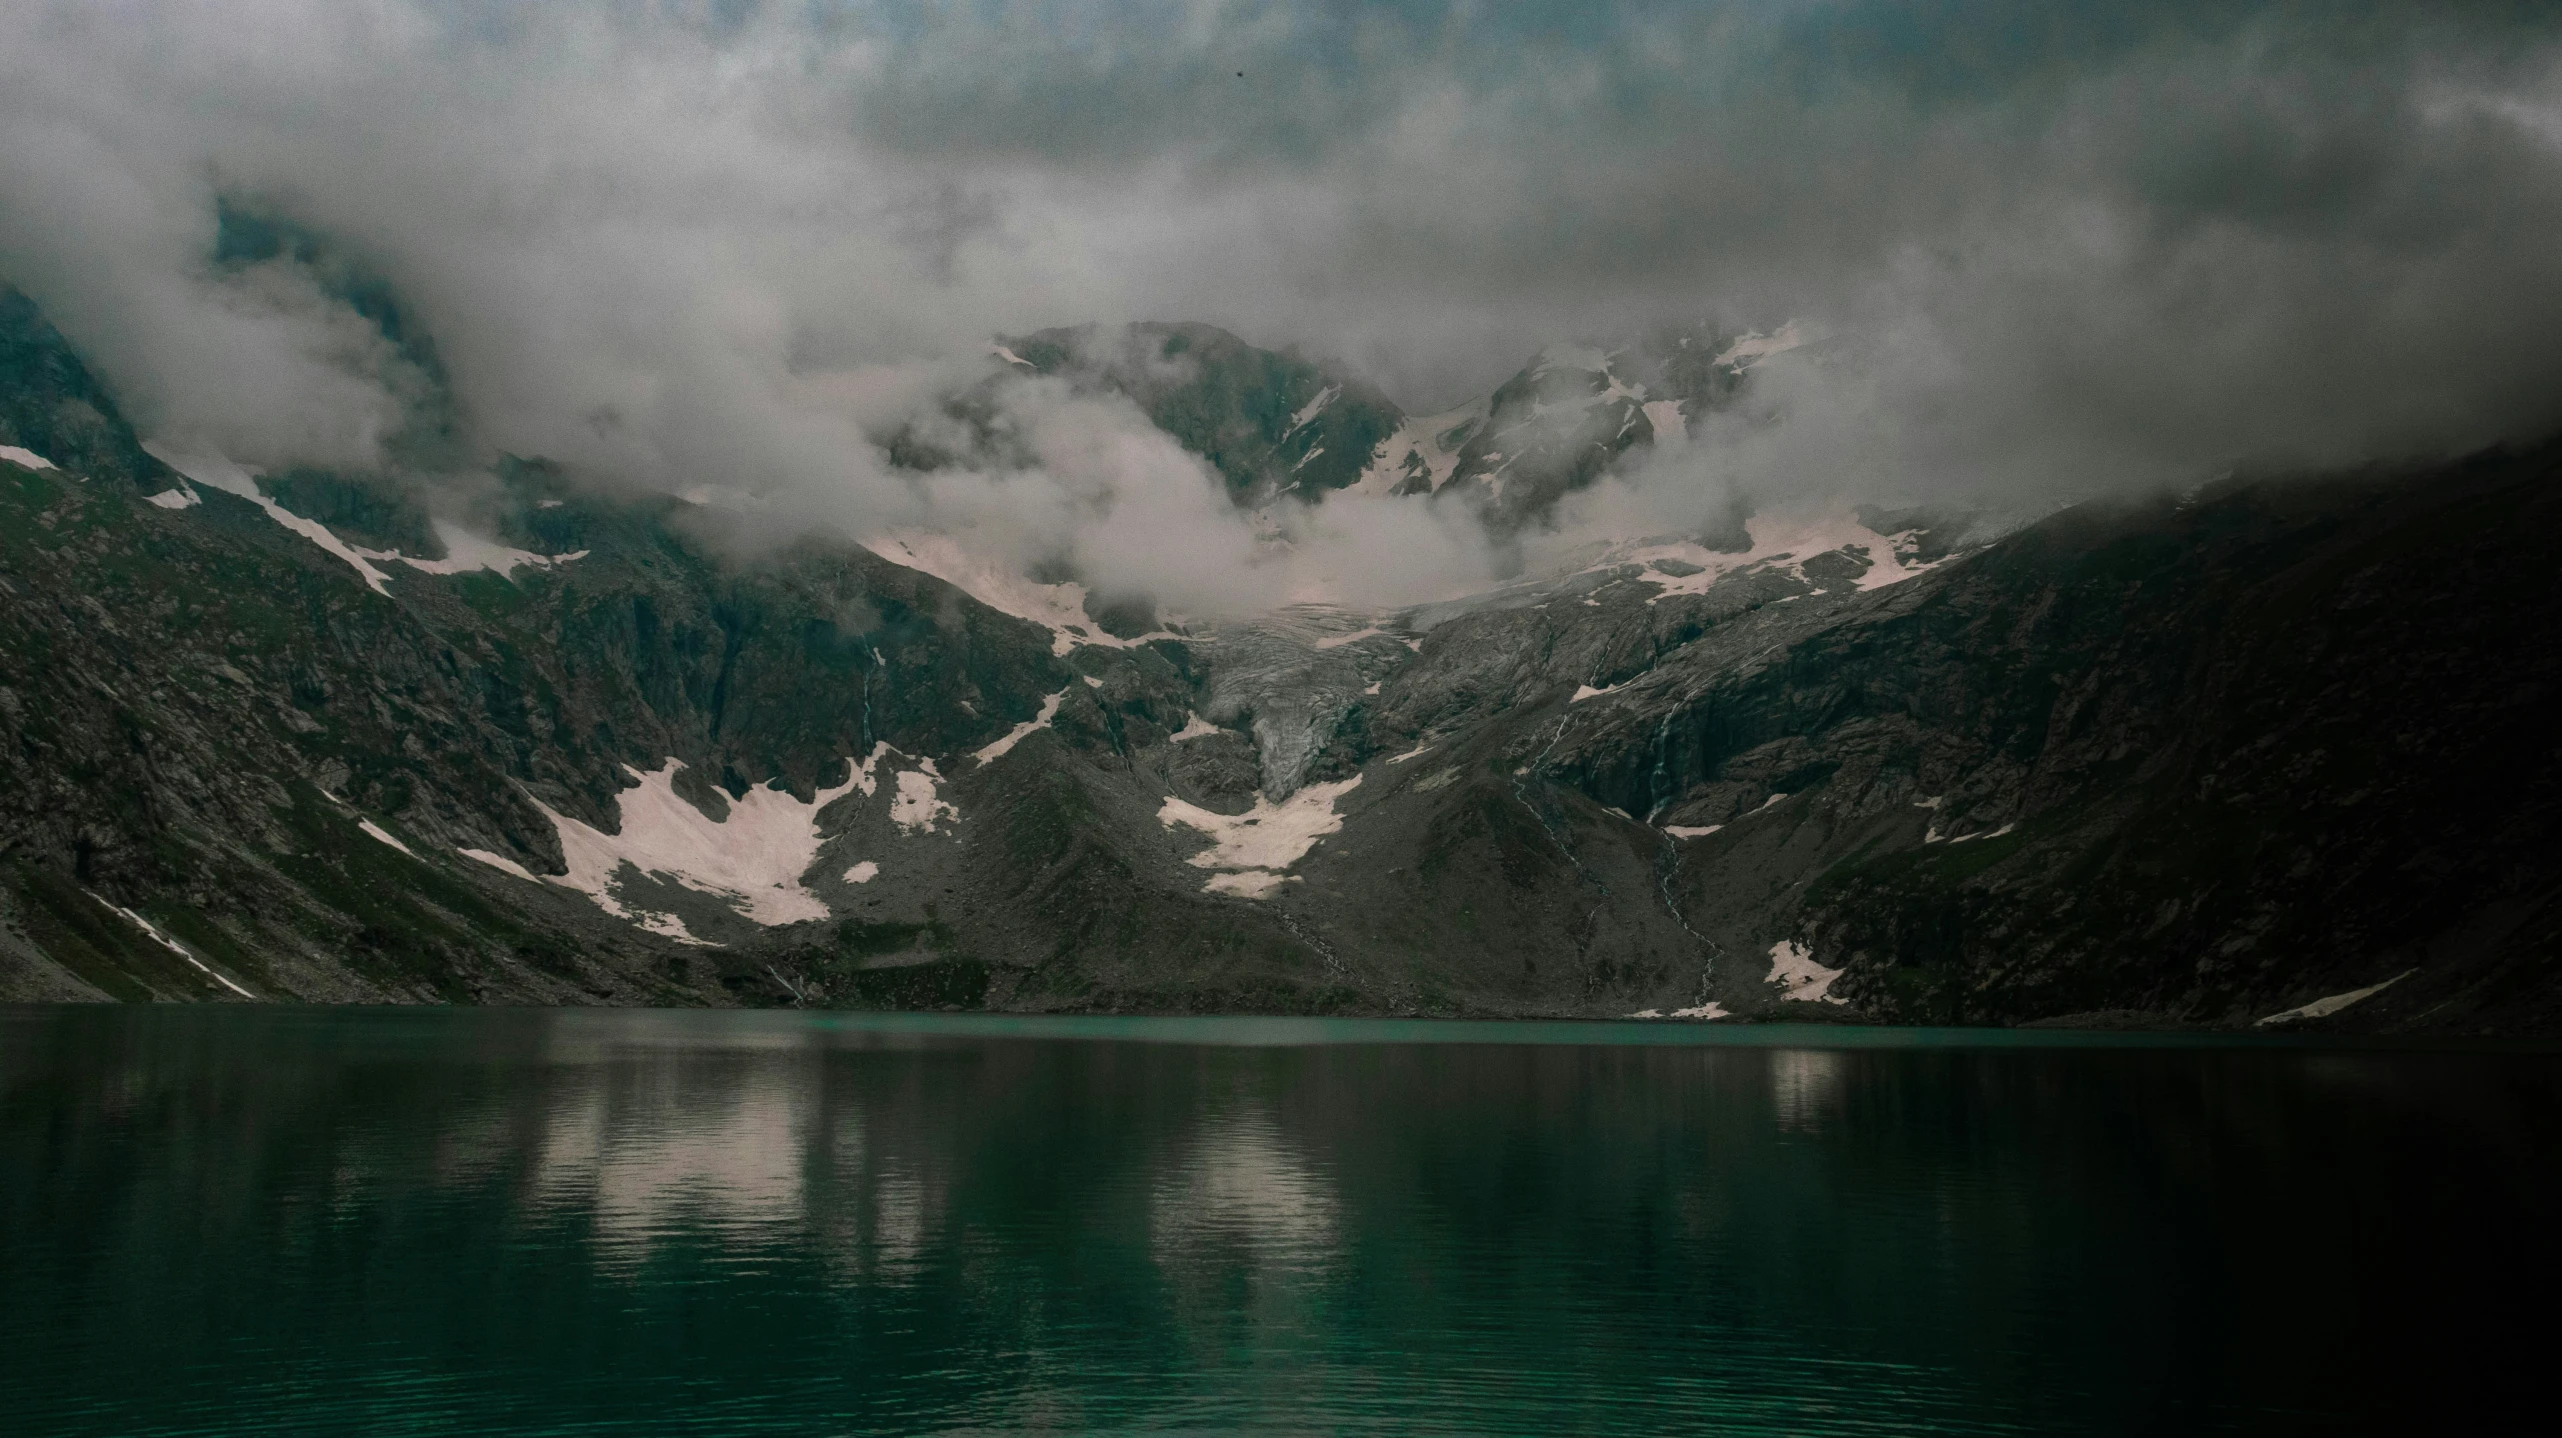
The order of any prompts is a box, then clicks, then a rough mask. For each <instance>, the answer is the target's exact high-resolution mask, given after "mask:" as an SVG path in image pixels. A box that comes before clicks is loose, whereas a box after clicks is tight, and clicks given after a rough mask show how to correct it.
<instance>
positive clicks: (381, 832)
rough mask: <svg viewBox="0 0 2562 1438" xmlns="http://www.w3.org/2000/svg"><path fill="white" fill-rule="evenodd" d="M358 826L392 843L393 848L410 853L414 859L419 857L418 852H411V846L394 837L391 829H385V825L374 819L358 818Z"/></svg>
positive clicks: (385, 841) (387, 842)
mask: <svg viewBox="0 0 2562 1438" xmlns="http://www.w3.org/2000/svg"><path fill="white" fill-rule="evenodd" d="M356 827H357V828H359V829H362V830H364V831H365V832H366V833H368V834H371V835H373V836H374V837H375V838H377V839H380V840H382V841H383V842H384V843H386V844H389V845H391V846H392V847H393V848H395V849H398V850H399V851H400V852H402V853H404V854H409V857H411V858H413V859H415V858H417V857H418V856H417V855H416V854H411V853H410V852H409V846H408V845H407V844H404V843H402V842H400V841H399V840H398V839H395V838H393V837H392V836H391V834H390V833H389V831H387V830H385V829H384V828H383V826H382V825H380V824H377V823H375V822H374V821H373V820H371V819H358V820H357V821H356Z"/></svg>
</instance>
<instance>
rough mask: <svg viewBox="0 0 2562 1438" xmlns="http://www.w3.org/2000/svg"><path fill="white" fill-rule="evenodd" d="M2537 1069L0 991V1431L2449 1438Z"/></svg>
mask: <svg viewBox="0 0 2562 1438" xmlns="http://www.w3.org/2000/svg"><path fill="white" fill-rule="evenodd" d="M2557 1119H2562V1060H2557V1057H2556V1056H2555V1055H2554V1054H2553V1053H2550V1052H2535V1051H2524V1052H2505V1053H2486V1052H2461V1051H2443V1050H2441V1051H2426V1050H2423V1051H2410V1050H2391V1049H2380V1048H2343V1047H2337V1046H2324V1045H2321V1044H2319V1043H2314V1042H2309V1041H2282V1040H2271V1041H2245V1040H2232V1039H2225V1040H2211V1039H2196V1038H2190V1039H2177V1040H2175V1039H2163V1038H2153V1037H2135V1036H2124V1035H2070V1034H2054V1033H2042V1034H2023V1033H2017V1032H2013V1033H1990V1034H1986V1033H1967V1032H1953V1031H1933V1030H1862V1029H1841V1028H1720V1027H1714V1026H1708V1027H1697V1026H1663V1025H1638V1024H1578V1025H1536V1024H1421V1023H1397V1022H1387V1021H1346V1022H1320V1021H1278V1020H1146V1019H1091V1020H1077V1019H1065V1020H1024V1019H1000V1018H987V1017H976V1016H969V1017H960V1016H956V1017H950V1018H937V1017H926V1016H897V1015H850V1014H820V1013H811V1014H800V1013H779V1014H777V1013H754V1014H742V1013H671V1012H646V1011H644V1012H632V1011H621V1012H616V1011H488V1010H403V1011H390V1010H331V1009H317V1008H261V1007H251V1006H246V1005H242V1006H226V1007H210V1006H209V1007H201V1008H104V1007H100V1008H61V1009H10V1010H0V1415H5V1417H0V1428H5V1430H6V1431H7V1432H9V1433H11V1434H13V1435H18V1438H32V1435H39V1434H45V1435H50V1434H73V1433H98V1434H159V1433H189V1434H230V1433H241V1434H248V1433H257V1434H278V1433H333V1434H335V1433H352V1432H365V1433H380V1434H409V1433H546V1434H586V1433H636V1434H638V1433H646V1434H715V1433H724V1434H725V1433H742V1434H763V1433H794V1434H801V1433H808V1434H827V1433H848V1434H851V1433H981V1432H990V1433H992V1432H1026V1431H1029V1432H1088V1431H1139V1432H1238V1431H1246V1432H1273V1433H1281V1432H1289V1433H1301V1432H1327V1433H1440V1432H1449V1433H1542V1434H1545V1433H1595V1434H1619V1433H1627V1434H1638V1433H1666V1432H1696V1433H1774V1434H1777V1433H1786V1434H1836V1433H1840V1434H1848V1433H1881V1432H1940V1433H2009V1432H2041V1433H2046V1432H2119V1433H2143V1434H2160V1433H2173V1432H2187V1431H2199V1430H2220V1429H2229V1430H2235V1431H2251V1432H2285V1431H2336V1430H2337V1429H2338V1428H2339V1427H2340V1426H2342V1424H2343V1423H2354V1424H2356V1425H2357V1426H2365V1427H2372V1426H2375V1425H2377V1424H2378V1423H2391V1424H2397V1425H2403V1426H2409V1427H2413V1428H2415V1429H2428V1428H2435V1429H2437V1430H2439V1431H2463V1430H2464V1429H2466V1428H2467V1427H2469V1426H2479V1425H2483V1424H2486V1423H2489V1422H2492V1421H2494V1420H2496V1419H2497V1418H2498V1417H2499V1416H2500V1415H2501V1413H2502V1411H2503V1410H2504V1409H2506V1408H2507V1407H2508V1406H2509V1405H2512V1404H2519V1403H2525V1402H2530V1401H2532V1402H2537V1403H2541V1402H2542V1401H2543V1400H2542V1395H2541V1394H2540V1393H2538V1391H2537V1390H2538V1388H2539V1387H2540V1386H2541V1384H2542V1383H2543V1380H2544V1378H2545V1376H2546V1374H2547V1372H2548V1370H2549V1369H2550V1368H2551V1366H2552V1364H2553V1363H2554V1361H2555V1359H2554V1349H2553V1338H2554V1325H2553V1323H2552V1321H2551V1320H2550V1319H2549V1318H2547V1317H2546V1316H2545V1314H2546V1310H2547V1309H2548V1307H2549V1305H2550V1304H2551V1302H2552V1301H2553V1295H2554V1294H2555V1293H2556V1292H2557V1286H2556V1280H2557V1278H2562V1243H2558V1242H2557V1239H2556V1236H2555V1232H2554V1229H2555V1224H2554V1221H2553V1220H2554V1217H2555V1214H2556V1212H2557V1209H2558V1208H2562V1205H2557V1203H2556V1196H2557V1188H2556V1183H2555V1179H2556V1177H2557V1174H2556V1167H2557V1163H2556V1152H2557V1145H2556V1142H2555V1140H2556V1138H2557V1135H2558V1134H2562V1128H2557Z"/></svg>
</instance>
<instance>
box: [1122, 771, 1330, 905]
mask: <svg viewBox="0 0 2562 1438" xmlns="http://www.w3.org/2000/svg"><path fill="white" fill-rule="evenodd" d="M1360 783H1361V776H1360V775H1358V774H1356V775H1354V776H1353V777H1351V778H1349V779H1344V780H1340V781H1338V782H1336V783H1332V784H1311V785H1309V786H1308V787H1307V788H1305V789H1302V790H1300V791H1299V792H1298V793H1296V794H1293V795H1291V796H1290V797H1289V798H1287V799H1284V800H1282V801H1281V802H1280V803H1278V804H1275V803H1273V802H1272V801H1271V800H1269V799H1266V798H1264V797H1262V796H1261V795H1257V796H1256V797H1255V801H1254V807H1253V808H1251V809H1248V810H1247V811H1245V812H1244V813H1242V814H1214V813H1212V812H1211V811H1209V810H1207V809H1204V808H1202V807H1200V806H1199V805H1197V804H1187V803H1185V802H1184V801H1182V800H1181V799H1176V798H1171V797H1169V798H1168V799H1167V800H1166V801H1165V806H1164V807H1163V808H1161V809H1159V810H1158V811H1157V822H1159V823H1161V824H1163V825H1164V826H1165V827H1166V828H1168V829H1171V828H1173V827H1174V826H1175V825H1177V824H1181V825H1184V826H1185V827H1187V828H1192V829H1197V830H1199V831H1201V832H1202V833H1204V834H1206V835H1208V836H1209V837H1210V847H1209V848H1207V849H1204V850H1202V851H1201V852H1200V853H1198V854H1195V855H1193V856H1192V857H1191V858H1189V859H1186V860H1184V862H1185V863H1187V864H1190V865H1192V866H1193V867H1194V868H1197V869H1226V870H1264V871H1267V872H1265V873H1264V874H1262V875H1261V876H1260V877H1258V878H1252V879H1249V878H1247V877H1243V876H1241V875H1236V874H1225V875H1221V876H1219V877H1217V878H1213V879H1211V880H1210V881H1209V883H1207V884H1205V885H1203V888H1205V889H1206V890H1208V891H1210V892H1213V893H1232V894H1236V895H1237V896H1238V897H1240V898H1249V899H1252V898H1261V897H1263V896H1264V895H1266V894H1269V893H1270V892H1271V891H1272V890H1273V888H1274V887H1276V886H1277V885H1279V884H1280V883H1281V881H1282V878H1283V875H1282V874H1280V873H1279V872H1278V871H1279V870H1282V869H1287V868H1289V867H1290V866H1291V865H1292V864H1295V863H1297V862H1299V860H1300V859H1302V858H1305V857H1306V856H1307V852H1308V851H1309V850H1310V849H1312V848H1315V847H1316V843H1317V841H1318V840H1319V839H1322V838H1324V837H1325V836H1326V835H1328V834H1331V833H1334V832H1335V831H1336V830H1338V829H1341V828H1342V827H1343V816H1342V815H1341V814H1339V813H1337V812H1335V801H1336V800H1338V799H1340V798H1342V797H1343V796H1344V795H1346V794H1349V793H1351V792H1352V790H1353V789H1354V788H1356V787H1357V786H1359V784H1360ZM1248 888H1253V889H1254V890H1255V891H1254V892H1252V893H1248V892H1245V891H1246V890H1247V889H1248Z"/></svg>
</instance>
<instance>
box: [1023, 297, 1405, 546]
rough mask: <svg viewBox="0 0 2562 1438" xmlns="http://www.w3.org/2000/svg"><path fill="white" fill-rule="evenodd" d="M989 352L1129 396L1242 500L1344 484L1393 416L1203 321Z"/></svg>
mask: <svg viewBox="0 0 2562 1438" xmlns="http://www.w3.org/2000/svg"><path fill="white" fill-rule="evenodd" d="M997 353H998V356H999V358H1000V359H1002V360H1003V361H1004V362H1005V363H1006V364H1007V365H1008V366H1009V367H1012V368H1015V369H1019V370H1021V371H1023V372H1026V373H1032V374H1042V375H1051V376H1056V377H1059V378H1062V379H1065V380H1067V381H1068V382H1069V383H1070V384H1072V385H1075V386H1078V387H1083V388H1087V389H1097V390H1108V391H1111V392H1114V393H1118V394H1123V395H1127V396H1128V397H1129V398H1130V399H1131V400H1132V401H1133V402H1135V403H1136V404H1137V405H1138V407H1139V409H1140V411H1141V412H1142V413H1144V414H1146V415H1147V417H1148V419H1149V421H1150V422H1151V423H1153V424H1155V425H1156V427H1157V428H1159V429H1161V430H1163V431H1165V432H1166V433H1167V434H1168V435H1171V436H1173V438H1174V439H1175V440H1176V441H1177V442H1178V443H1180V444H1181V445H1182V446H1183V447H1184V448H1185V449H1188V450H1190V451H1191V452H1193V453H1194V454H1196V455H1199V456H1200V457H1201V458H1203V459H1205V460H1207V461H1209V463H1210V466H1211V468H1213V469H1215V470H1217V471H1218V473H1219V476H1220V478H1222V479H1224V480H1225V481H1226V482H1227V487H1228V493H1229V495H1230V497H1231V498H1233V499H1234V500H1235V501H1236V502H1237V503H1238V504H1239V505H1240V506H1245V507H1253V506H1258V505H1263V504H1268V503H1270V502H1271V501H1273V500H1274V499H1277V498H1280V497H1281V496H1284V495H1289V496H1293V497H1296V498H1300V499H1321V498H1322V497H1323V496H1324V495H1325V494H1326V493H1327V492H1328V491H1331V490H1337V489H1342V488H1344V487H1345V486H1346V485H1349V484H1351V483H1353V482H1354V481H1355V480H1357V479H1359V478H1360V476H1361V472H1362V470H1363V468H1364V467H1366V466H1367V465H1368V464H1369V462H1370V457H1371V455H1372V453H1373V452H1374V451H1376V450H1377V449H1378V447H1379V445H1380V444H1381V443H1382V442H1383V441H1384V440H1386V439H1387V437H1388V435H1389V434H1390V433H1392V432H1393V431H1394V430H1395V429H1396V428H1397V425H1398V422H1399V421H1400V420H1401V419H1402V418H1403V415H1402V414H1400V413H1399V411H1398V409H1397V407H1396V405H1395V404H1393V403H1392V402H1390V401H1389V399H1388V397H1387V396H1386V395H1383V394H1381V393H1380V392H1379V391H1378V389H1377V387H1376V386H1373V385H1371V384H1369V383H1368V382H1366V381H1364V380H1361V379H1359V378H1357V377H1354V376H1351V375H1347V374H1342V373H1338V372H1336V371H1334V370H1331V369H1328V368H1326V367H1324V366H1322V365H1319V364H1317V363H1315V362H1313V361H1310V360H1307V359H1303V358H1301V357H1300V356H1298V355H1296V354H1293V353H1280V352H1275V351H1272V350H1265V349H1257V348H1256V347H1254V346H1252V345H1249V344H1247V343H1246V342H1245V341H1243V340H1241V339H1238V338H1237V337H1236V336H1235V335H1232V334H1230V333H1228V332H1227V331H1226V330H1223V329H1219V328H1217V327H1215V326H1212V325H1200V324H1133V325H1125V326H1121V327H1119V328H1117V329H1103V328H1100V327H1097V326H1092V325H1088V326H1085V327H1083V328H1080V329H1054V330H1042V331H1039V332H1038V333H1035V334H1029V335H1022V336H1017V337H1013V338H1008V339H1003V340H1000V341H999V342H998V345H997Z"/></svg>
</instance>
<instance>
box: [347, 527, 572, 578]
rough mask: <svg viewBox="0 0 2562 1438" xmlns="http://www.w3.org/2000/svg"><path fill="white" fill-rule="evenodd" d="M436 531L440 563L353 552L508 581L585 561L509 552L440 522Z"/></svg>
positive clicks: (377, 551) (389, 552) (390, 552)
mask: <svg viewBox="0 0 2562 1438" xmlns="http://www.w3.org/2000/svg"><path fill="white" fill-rule="evenodd" d="M435 529H436V538H437V540H438V542H440V543H442V544H443V545H444V546H445V557H444V558H442V559H417V558H413V557H411V556H409V555H406V554H403V553H401V552H400V551H399V550H397V549H359V550H357V551H356V552H357V553H358V554H361V555H363V556H364V557H366V558H367V559H372V560H379V561H381V562H383V563H385V564H391V563H399V564H406V565H408V566H409V567H410V568H412V569H417V570H423V571H425V572H426V573H429V574H469V573H471V572H472V571H473V570H476V569H486V570H488V571H490V572H491V573H493V574H496V575H498V576H500V577H501V578H507V579H512V578H514V577H515V573H516V571H517V570H519V569H548V568H550V567H551V566H553V565H555V564H567V563H569V562H570V561H571V560H574V559H585V558H586V557H587V551H586V550H584V549H580V550H574V551H572V552H570V553H568V554H536V553H534V552H532V551H531V550H525V549H510V548H508V547H507V546H506V545H503V544H500V543H498V542H497V541H495V540H489V539H483V538H481V537H480V536H479V535H477V534H474V533H472V532H471V531H470V530H468V529H465V528H463V527H462V526H461V525H458V524H451V523H448V522H446V521H444V520H441V519H440V520H437V521H436V522H435Z"/></svg>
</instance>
